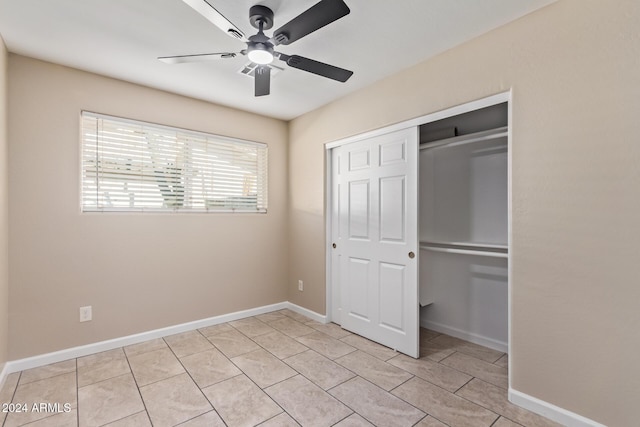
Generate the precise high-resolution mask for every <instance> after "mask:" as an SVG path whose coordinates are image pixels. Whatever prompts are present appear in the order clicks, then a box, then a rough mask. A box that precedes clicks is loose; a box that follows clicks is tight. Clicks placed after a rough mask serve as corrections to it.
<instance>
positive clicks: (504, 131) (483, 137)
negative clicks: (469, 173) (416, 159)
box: [420, 126, 508, 150]
mask: <svg viewBox="0 0 640 427" xmlns="http://www.w3.org/2000/svg"><path fill="white" fill-rule="evenodd" d="M507 135H508V127H507V126H504V127H499V128H495V129H490V130H485V131H482V132H476V133H470V134H468V135H460V136H454V137H451V138H446V139H440V140H436V141H430V142H421V143H420V150H427V149H432V148H438V147H443V146H448V147H451V146H456V145H463V144H469V143H472V142H478V141H490V140H492V139H497V138H502V137H504V136H507Z"/></svg>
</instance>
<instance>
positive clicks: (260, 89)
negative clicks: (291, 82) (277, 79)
mask: <svg viewBox="0 0 640 427" xmlns="http://www.w3.org/2000/svg"><path fill="white" fill-rule="evenodd" d="M254 73H255V74H254V77H253V78H254V80H255V96H264V95H269V92H270V89H271V68H270V67H269V66H267V65H260V66H258V67H256V70H255V71H254Z"/></svg>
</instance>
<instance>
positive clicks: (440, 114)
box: [324, 89, 513, 386]
mask: <svg viewBox="0 0 640 427" xmlns="http://www.w3.org/2000/svg"><path fill="white" fill-rule="evenodd" d="M512 92H513V91H512V89H510V90H509V91H507V92H502V93H498V94H495V95H491V96H488V97H486V98H481V99H477V100H475V101H471V102H467V103H464V104H460V105H456V106H454V107H450V108H446V109H444V110H440V111H436V112H433V113H429V114H426V115H424V116H421V117H417V118H414V119H410V120H405V121H403V122H399V123H396V124H393V125H390V126H385V127H382V128H378V129H374V130H371V131H368V132H365V133H362V134H358V135H354V136H350V137H346V138H341V139H338V140H335V141H331V142H328V143H326V144H325V145H324V148H325V151H324V159H325V209H324V217H325V278H326V281H325V289H326V301H325V313H326V320H327V322H331V321H334V320H336V319H333V314H332V313H333V311H332V310H333V299H332V298H333V289H332V285H333V284H332V281H331V272H332V265H331V251H332V248H331V241H332V237H333V236H332V215H331V212H332V204H331V203H332V189H333V187H332V185H333V182H332V170H333V165H332V151H331V150H332V149H334V148H336V147H339V146H341V145H345V144H349V143H352V142H356V141H361V140H363V139H368V138H371V137H375V136H379V135H383V134H386V133H390V132H394V131H398V130H402V129H407V128H411V127H417V126H420V125H423V124H426V123H431V122H435V121H437V120H441V119H446V118H448V117H452V116H457V115H459V114H464V113H468V112H471V111H475V110H479V109H481V108H485V107H490V106H493V105H496V104H502V103H504V102H506V103H507V115H508V117H507V126H508V129H507V192H508V194H507V246H508V254H509V255H508V258H507V259H508V267H507V271H508V276H509V277H508V280H507V294H508V295H507V323H508V325H507V329H508V339H509V342H508V343H507V345H508V350H509V353H511V342H512V337H511V294H512V292H511V286H512V276H513V275H512V265H513V263H512V262H511V256H512V251H511V248H512V237H513V236H512V234H513V233H512V224H511V222H512V215H511V213H512V185H511V183H512V180H511V179H512V163H513V161H512V155H513V154H512V153H513V150H512V145H513V138H512V130H511V129H512V105H513V93H512ZM418 173H419V169H418ZM418 197H420V196H419V189H418ZM509 365H511V358H509ZM511 372H512V370H511V366H509V386H511Z"/></svg>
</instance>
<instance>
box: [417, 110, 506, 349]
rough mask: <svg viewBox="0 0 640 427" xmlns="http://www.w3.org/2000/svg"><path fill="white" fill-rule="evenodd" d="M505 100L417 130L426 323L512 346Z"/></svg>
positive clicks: (423, 323)
mask: <svg viewBox="0 0 640 427" xmlns="http://www.w3.org/2000/svg"><path fill="white" fill-rule="evenodd" d="M507 108H508V107H507V103H502V104H497V105H493V106H490V107H486V108H482V109H479V110H475V111H471V112H468V113H465V114H460V115H457V116H453V117H448V118H446V119H442V120H438V121H434V122H430V123H426V124H423V125H421V126H419V142H420V148H419V190H418V191H419V217H418V218H419V219H418V228H419V241H420V256H419V263H420V264H419V289H420V293H419V301H420V306H421V308H420V323H421V326H424V327H427V328H429V329H433V330H436V331H439V332H442V333H446V334H449V335H453V336H456V337H458V338H462V339H465V340H468V341H471V342H475V343H478V344H482V345H485V346H488V347H492V348H495V349H498V350H501V351H507V349H508V289H507V288H508V264H507V262H508V259H507V257H508V237H507V236H508V232H507V230H508V187H507V186H508V183H507V181H508V170H507V168H508V153H507V124H508V110H507Z"/></svg>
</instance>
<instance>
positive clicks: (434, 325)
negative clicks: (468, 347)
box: [420, 319, 509, 353]
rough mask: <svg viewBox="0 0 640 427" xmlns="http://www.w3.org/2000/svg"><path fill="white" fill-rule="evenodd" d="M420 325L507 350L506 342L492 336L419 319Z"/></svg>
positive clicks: (503, 350) (505, 351)
mask: <svg viewBox="0 0 640 427" xmlns="http://www.w3.org/2000/svg"><path fill="white" fill-rule="evenodd" d="M420 326H421V327H423V328H427V329H431V330H432V331H436V332H440V333H441V334H447V335H451V336H452V337H456V338H460V339H461V340H465V341H469V342H472V343H474V344H479V345H483V346H485V347H489V348H492V349H494V350H498V351H501V352H503V353H508V352H509V345H508V344H507V343H506V342H503V341H498V340H494V339H493V338H489V337H485V336H483V335H478V334H474V333H472V332H467V331H463V330H462V329H457V328H453V327H451V326H447V325H443V324H442V323H437V322H431V321H429V320H424V319H420Z"/></svg>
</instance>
